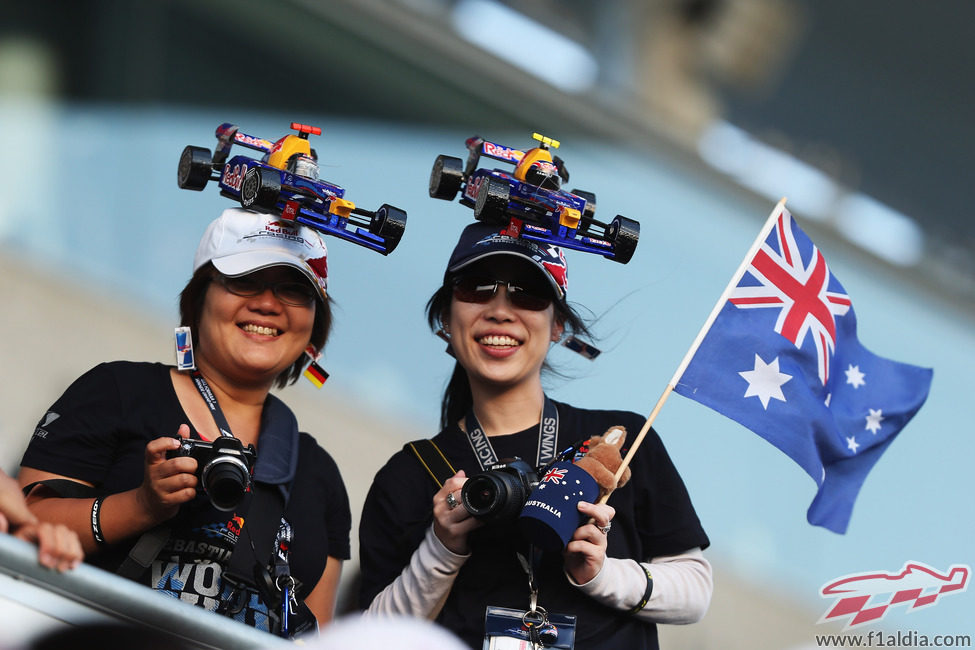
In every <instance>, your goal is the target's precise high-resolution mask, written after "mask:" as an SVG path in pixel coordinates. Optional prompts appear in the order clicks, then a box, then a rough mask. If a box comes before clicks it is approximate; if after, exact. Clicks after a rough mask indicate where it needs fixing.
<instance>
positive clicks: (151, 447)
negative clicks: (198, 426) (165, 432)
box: [136, 424, 197, 523]
mask: <svg viewBox="0 0 975 650" xmlns="http://www.w3.org/2000/svg"><path fill="white" fill-rule="evenodd" d="M177 433H178V434H179V437H180V438H181V439H186V438H189V437H190V428H189V426H187V425H185V424H182V425H180V427H179V431H177ZM179 444H180V443H179V440H177V439H176V438H170V437H168V436H165V437H162V438H156V439H155V440H152V441H150V442H149V444H147V445H146V460H145V478H143V480H142V486H141V487H140V488H139V490H138V493H137V495H136V499H137V501H138V503H139V505H140V506H141V507H142V509H143V510H144V511H145V512H146V514H147V515H148V516H149V517H150V518H151V519H153V520H154V521H156V522H157V523H159V522H162V521H166V520H167V519H170V518H172V517H174V516H175V515H176V513H177V512H178V511H179V506H180V505H181V504H183V503H186V502H187V501H191V500H192V499H193V498H194V497H195V496H196V484H197V480H196V459H194V458H190V457H188V456H181V457H178V458H170V459H167V458H166V452H167V451H170V450H172V449H177V448H178V447H179Z"/></svg>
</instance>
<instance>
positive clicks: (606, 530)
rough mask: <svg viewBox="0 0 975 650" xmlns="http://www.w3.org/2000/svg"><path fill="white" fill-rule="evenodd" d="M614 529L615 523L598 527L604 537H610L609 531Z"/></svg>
mask: <svg viewBox="0 0 975 650" xmlns="http://www.w3.org/2000/svg"><path fill="white" fill-rule="evenodd" d="M612 527H613V522H611V521H610V522H607V523H606V525H605V526H596V528H598V529H599V532H601V533H602V534H603V535H609V529H610V528H612Z"/></svg>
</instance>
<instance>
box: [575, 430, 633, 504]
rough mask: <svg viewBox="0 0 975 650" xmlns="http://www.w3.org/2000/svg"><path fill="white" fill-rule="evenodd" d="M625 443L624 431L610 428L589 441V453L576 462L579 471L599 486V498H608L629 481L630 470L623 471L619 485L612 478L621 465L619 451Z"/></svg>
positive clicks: (621, 459) (621, 460) (621, 457)
mask: <svg viewBox="0 0 975 650" xmlns="http://www.w3.org/2000/svg"><path fill="white" fill-rule="evenodd" d="M624 442H626V429H625V428H624V427H620V426H616V427H612V428H610V429H609V430H608V431H606V433H604V434H603V435H601V436H593V437H592V438H590V439H589V452H588V453H587V454H586V455H585V456H583V457H582V458H580V459H579V460H577V461H576V465H578V466H579V467H580V468H581V469H584V470H585V471H586V473H587V474H589V475H590V476H592V477H593V478H594V479H596V483H597V484H599V497H600V499H602V498H603V497H606V496H608V495H609V494H610V493H612V491H613V490H615V489H616V488H618V487H623V486H624V485H625V484H626V482H627V481H629V480H630V468H629V467H627V468H626V469H625V470H623V475H622V476H621V477H620V480H619V483H617V482H616V481H615V480H614V478H615V476H616V471H617V470H618V469H619V467H620V465H622V464H623V456H622V454H621V453H620V450H621V449H622V448H623V443H624Z"/></svg>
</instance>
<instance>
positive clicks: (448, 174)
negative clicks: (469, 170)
mask: <svg viewBox="0 0 975 650" xmlns="http://www.w3.org/2000/svg"><path fill="white" fill-rule="evenodd" d="M463 183H464V162H463V161H462V160H461V159H460V158H454V157H453V156H442V155H441V156H437V159H436V160H435V161H433V169H432V170H431V171H430V196H431V197H432V198H435V199H443V200H444V201H453V200H454V197H455V196H457V192H458V191H459V190H460V186H461V185H462V184H463Z"/></svg>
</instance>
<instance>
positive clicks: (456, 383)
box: [426, 277, 592, 429]
mask: <svg viewBox="0 0 975 650" xmlns="http://www.w3.org/2000/svg"><path fill="white" fill-rule="evenodd" d="M453 299H454V287H453V278H452V277H450V278H447V279H446V280H445V282H444V285H443V286H442V287H440V288H439V289H437V291H436V292H435V293H434V294H433V295H432V296H431V297H430V300H428V301H427V307H426V312H427V324H428V325H429V326H430V329H431V330H432V331H434V332H437V331H439V330H440V329H442V326H443V322H444V318H445V316H446V315H447V314H449V313H450V303H451V301H452V300H453ZM553 305H554V306H555V320H556V322H558V323H561V324H562V327H563V333H564V334H577V335H580V336H583V337H585V338H590V339H591V338H592V335H591V334H590V332H589V327H588V325H586V322H585V321H584V320H583V318H582V316H580V315H579V313H578V312H577V311H576V310H575V309H574V308H572V307H571V306H570V305H569V304H568V303H567V302H566V301H565V300H553ZM542 369H543V370H548V369H549V368H548V362H546V364H545V365H544V366H542ZM473 406H474V396H473V394H472V393H471V382H470V380H469V379H468V377H467V371H466V370H465V369H464V367H463V366H462V365H460V363H459V362H456V363H454V371H453V373H452V374H451V375H450V381H448V382H447V386H446V388H445V389H444V394H443V399H442V400H441V401H440V428H441V429H446V428H447V427H448V426H450V424H452V423H454V422H457V421H458V420H460V419H461V418H462V417H464V416H465V415H467V412H468V411H469V410H470V409H471V407H473Z"/></svg>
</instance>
